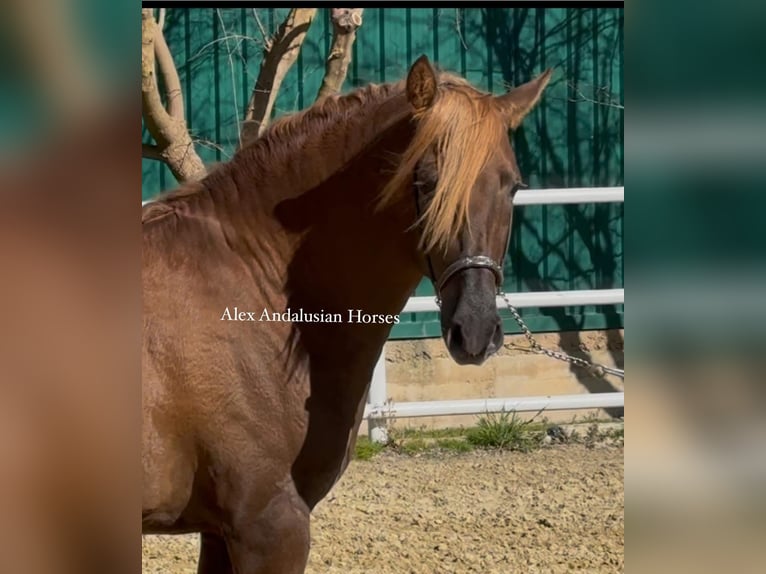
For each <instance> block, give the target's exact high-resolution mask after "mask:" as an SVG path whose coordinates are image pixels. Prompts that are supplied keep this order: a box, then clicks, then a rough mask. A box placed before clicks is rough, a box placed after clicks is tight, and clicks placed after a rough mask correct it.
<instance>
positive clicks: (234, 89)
mask: <svg viewBox="0 0 766 574" xmlns="http://www.w3.org/2000/svg"><path fill="white" fill-rule="evenodd" d="M215 13H216V15H217V16H218V21H219V22H220V23H221V30H222V31H223V34H224V37H225V38H226V52H227V55H228V57H229V71H230V72H231V94H232V97H233V98H234V117H235V118H239V104H238V103H237V82H236V80H235V79H234V60H233V59H232V57H231V48H230V47H229V41H228V38H229V36H228V34H227V32H226V24H225V23H224V21H223V16H222V15H221V10H220V9H218V8H216V10H215ZM236 123H237V141H240V140H241V138H242V134H241V133H240V123H239V122H236Z"/></svg>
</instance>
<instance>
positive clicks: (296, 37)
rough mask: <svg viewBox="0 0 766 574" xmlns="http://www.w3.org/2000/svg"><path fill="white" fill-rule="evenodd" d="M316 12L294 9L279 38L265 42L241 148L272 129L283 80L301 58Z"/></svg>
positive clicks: (282, 26) (281, 27)
mask: <svg viewBox="0 0 766 574" xmlns="http://www.w3.org/2000/svg"><path fill="white" fill-rule="evenodd" d="M316 12H317V10H316V8H293V9H292V10H290V13H289V14H288V15H287V18H285V21H284V22H282V24H281V25H280V26H279V30H277V33H276V35H275V36H274V37H273V38H271V39H270V40H268V41H267V42H266V47H265V48H264V55H263V61H262V62H261V70H260V72H259V73H258V79H257V80H256V82H255V87H254V88H253V93H252V95H251V96H250V103H249V104H248V106H247V111H246V112H245V121H244V122H243V124H242V135H241V138H242V142H241V143H242V145H245V144H246V143H247V142H248V141H251V140H253V139H255V138H257V137H259V136H260V135H261V134H262V133H263V132H264V130H265V129H266V127H267V126H268V125H269V119H270V118H271V110H272V109H273V108H274V102H275V100H276V99H277V94H278V93H279V88H280V86H281V85H282V80H284V78H285V75H286V74H287V72H288V70H289V69H290V67H291V66H292V65H293V63H294V62H295V60H296V59H297V58H298V53H299V52H300V49H301V45H302V44H303V40H304V39H305V37H306V32H308V29H309V26H311V22H312V21H313V20H314V16H316Z"/></svg>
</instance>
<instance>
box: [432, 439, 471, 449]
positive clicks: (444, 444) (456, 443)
mask: <svg viewBox="0 0 766 574" xmlns="http://www.w3.org/2000/svg"><path fill="white" fill-rule="evenodd" d="M436 446H437V447H438V448H440V449H442V450H449V451H452V452H469V451H472V450H473V448H474V447H473V445H472V444H471V443H470V442H468V441H467V440H462V439H459V438H442V439H439V440H437V441H436Z"/></svg>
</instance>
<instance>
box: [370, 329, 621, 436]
mask: <svg viewBox="0 0 766 574" xmlns="http://www.w3.org/2000/svg"><path fill="white" fill-rule="evenodd" d="M536 339H537V340H538V342H539V343H540V344H541V345H543V346H544V347H546V348H549V349H552V350H556V351H562V350H563V351H565V352H567V353H569V354H571V355H574V356H578V357H582V358H586V359H591V360H595V361H596V362H599V363H603V364H605V365H610V366H617V367H619V368H623V364H624V355H623V351H624V332H623V331H622V330H612V331H583V332H579V333H577V332H570V333H549V334H541V335H536ZM528 347H529V344H528V342H527V340H526V339H525V338H524V336H523V335H506V338H505V345H504V348H503V349H502V350H501V351H500V352H499V353H498V354H497V355H495V356H494V357H492V358H490V359H489V360H488V361H487V362H486V363H484V364H483V365H481V366H479V367H475V366H460V365H458V364H456V363H455V362H454V361H453V360H452V358H451V357H450V356H449V354H448V352H447V349H446V347H445V345H444V342H443V341H442V340H441V339H419V340H408V341H389V342H388V343H386V375H387V377H388V396H389V398H390V399H392V400H393V401H394V402H405V401H429V400H445V399H476V398H490V397H498V398H500V397H522V396H536V395H549V394H550V395H561V394H576V393H588V392H592V393H601V392H609V391H613V390H623V386H622V381H621V380H620V379H618V378H615V377H607V378H604V379H599V378H596V377H593V376H591V375H589V374H588V373H587V372H586V371H585V370H583V369H580V368H578V367H573V366H570V365H569V364H568V363H564V362H562V361H557V360H555V359H552V358H550V357H546V356H543V355H537V354H534V353H530V352H529V351H526V350H524V349H527V348H528ZM610 411H612V412H606V411H605V410H604V409H593V410H591V411H585V410H579V411H550V412H547V413H543V414H542V415H540V416H541V417H543V416H544V417H546V418H547V419H548V420H550V421H553V422H558V423H564V422H571V421H572V419H573V417H575V416H577V418H578V419H580V418H583V417H586V416H597V417H599V418H602V419H603V418H609V417H610V416H617V417H619V416H622V409H610ZM532 414H533V413H530V415H528V416H531V415H532ZM475 423H476V417H475V416H449V417H418V418H406V419H397V420H395V421H392V424H393V425H394V428H395V429H403V428H407V427H426V428H443V427H456V426H473V425H474V424H475ZM360 432H362V433H366V432H367V428H366V423H364V424H363V426H362V430H361V431H360Z"/></svg>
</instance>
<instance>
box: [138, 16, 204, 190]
mask: <svg viewBox="0 0 766 574" xmlns="http://www.w3.org/2000/svg"><path fill="white" fill-rule="evenodd" d="M158 38H162V40H161V41H160V42H159V44H161V45H160V46H159V56H160V57H159V58H158V61H159V60H162V59H163V58H166V55H165V54H163V53H162V52H163V50H166V49H167V44H166V43H165V41H164V37H163V36H162V32H161V31H160V30H159V28H158V27H157V22H156V21H155V20H154V14H153V10H152V9H151V8H144V9H142V10H141V113H142V116H143V119H144V123H145V125H146V127H147V129H148V130H149V133H150V134H151V135H152V137H153V138H154V141H155V142H156V143H157V145H156V147H157V151H158V152H159V155H160V157H161V158H162V160H163V161H164V162H165V163H166V164H167V165H168V167H169V168H170V170H171V171H172V172H173V176H174V177H175V178H176V179H177V180H178V181H182V182H183V181H190V180H196V179H201V178H202V177H204V176H205V173H206V170H205V166H204V164H203V163H202V160H201V159H200V157H199V156H198V155H197V152H196V151H195V150H194V144H193V143H192V140H191V136H190V135H189V130H188V129H187V127H186V121H184V118H183V115H182V116H181V117H174V116H173V115H171V114H170V113H169V112H168V110H166V109H165V107H164V106H163V104H162V98H160V92H159V87H158V86H157V76H156V72H155V52H157V51H158V42H157V39H158ZM163 46H164V48H163ZM167 54H168V55H169V51H168V53H167ZM163 65H165V66H166V68H165V72H164V73H166V74H168V75H169V77H171V81H170V84H169V85H170V86H172V85H173V84H172V82H173V80H172V76H173V75H175V77H177V76H178V73H177V72H176V71H175V65H174V64H173V61H172V58H170V59H169V60H168V59H167V58H166V59H165V61H164V62H163ZM171 65H172V66H171ZM170 67H172V68H173V70H170ZM166 85H168V84H166ZM179 97H180V84H179ZM175 109H176V110H177V108H175ZM181 112H182V113H183V106H181ZM141 151H142V155H143V153H145V152H148V151H149V150H147V149H146V148H144V147H143V146H142V150H141ZM151 151H152V153H154V150H151Z"/></svg>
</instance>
